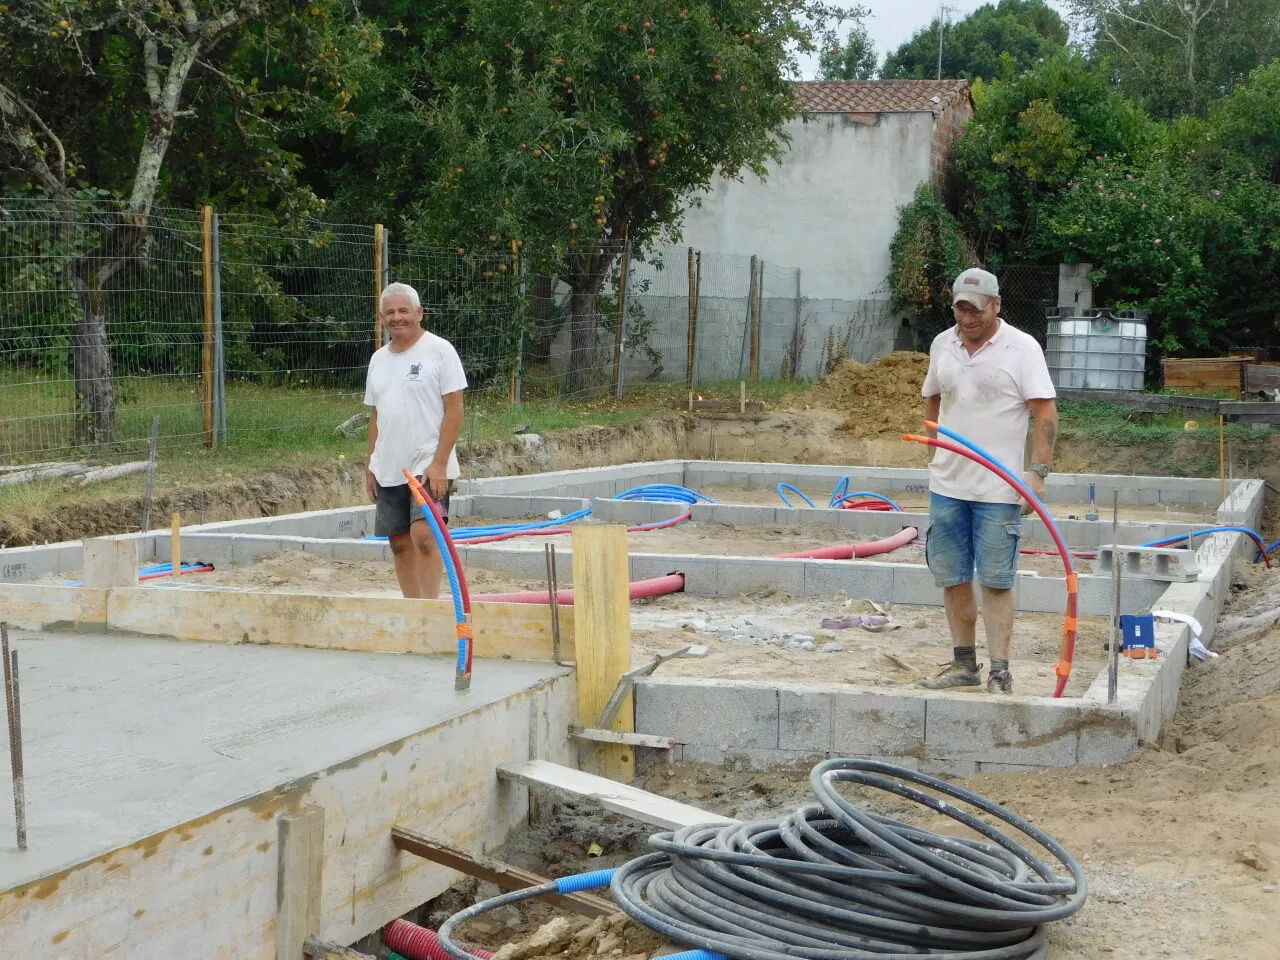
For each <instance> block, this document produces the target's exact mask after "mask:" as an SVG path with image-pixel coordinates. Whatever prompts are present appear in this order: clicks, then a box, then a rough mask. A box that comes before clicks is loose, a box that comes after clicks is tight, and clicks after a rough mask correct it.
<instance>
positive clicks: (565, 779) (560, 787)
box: [498, 760, 737, 830]
mask: <svg viewBox="0 0 1280 960" xmlns="http://www.w3.org/2000/svg"><path fill="white" fill-rule="evenodd" d="M498 776H499V777H501V778H502V779H504V780H512V781H514V782H516V783H523V784H524V785H525V786H528V787H541V788H545V789H549V790H554V791H556V792H558V793H562V794H568V795H570V796H572V797H575V798H580V799H584V800H591V801H594V802H595V803H598V804H600V806H602V807H604V808H605V809H606V810H609V811H610V812H612V813H620V814H622V815H623V816H625V817H631V818H632V819H634V820H639V821H641V822H643V823H651V824H653V825H654V826H655V827H661V828H662V829H664V830H677V829H679V828H680V827H689V826H693V825H694V824H699V823H736V822H737V821H736V820H733V819H732V818H730V817H718V816H716V815H715V814H714V813H708V812H707V811H706V810H699V809H698V808H697V807H691V806H689V805H688V804H686V803H679V802H678V801H675V800H668V799H667V798H666V797H660V796H658V795H657V794H656V793H649V792H648V791H647V790H641V789H639V788H638V787H632V786H628V785H627V784H625V783H616V782H615V781H613V780H606V779H605V778H604V777H597V776H596V775H595V774H591V773H586V772H584V771H582V770H574V769H572V768H571V767H565V766H561V765H560V764H558V763H551V762H549V761H547V760H529V761H526V762H524V763H500V764H498Z"/></svg>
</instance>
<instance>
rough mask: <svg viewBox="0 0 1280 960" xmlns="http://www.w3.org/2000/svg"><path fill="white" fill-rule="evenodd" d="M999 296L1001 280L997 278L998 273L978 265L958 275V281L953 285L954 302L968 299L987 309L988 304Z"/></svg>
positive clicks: (952, 295)
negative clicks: (990, 271) (989, 271)
mask: <svg viewBox="0 0 1280 960" xmlns="http://www.w3.org/2000/svg"><path fill="white" fill-rule="evenodd" d="M975 294H977V296H975ZM998 296H1000V281H999V280H997V279H996V275H995V274H994V273H988V272H987V271H986V270H982V269H980V268H978V267H970V268H969V269H968V270H965V271H964V272H963V273H961V274H960V276H958V277H956V282H955V283H954V284H952V286H951V302H952V304H956V303H959V302H960V301H961V300H968V301H969V302H970V303H972V304H973V305H974V306H975V307H980V308H984V309H985V308H986V306H987V304H988V303H989V302H990V301H991V300H992V299H994V298H995V297H998Z"/></svg>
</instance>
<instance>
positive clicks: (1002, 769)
mask: <svg viewBox="0 0 1280 960" xmlns="http://www.w3.org/2000/svg"><path fill="white" fill-rule="evenodd" d="M1043 769H1044V768H1043V767H1030V766H1027V765H1026V764H1022V763H979V764H978V772H979V773H1035V772H1036V771H1037V770H1043Z"/></svg>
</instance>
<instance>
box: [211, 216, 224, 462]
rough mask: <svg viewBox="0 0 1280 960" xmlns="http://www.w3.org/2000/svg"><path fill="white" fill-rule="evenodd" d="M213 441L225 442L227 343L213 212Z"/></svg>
mask: <svg viewBox="0 0 1280 960" xmlns="http://www.w3.org/2000/svg"><path fill="white" fill-rule="evenodd" d="M213 368H214V369H213V393H214V399H213V403H214V410H213V442H214V443H215V444H217V442H218V434H219V433H221V434H222V442H223V444H225V443H226V442H227V345H226V343H225V342H224V341H223V338H222V225H221V221H220V220H219V219H218V213H217V211H214V214H213Z"/></svg>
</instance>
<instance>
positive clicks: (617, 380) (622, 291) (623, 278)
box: [613, 223, 631, 397]
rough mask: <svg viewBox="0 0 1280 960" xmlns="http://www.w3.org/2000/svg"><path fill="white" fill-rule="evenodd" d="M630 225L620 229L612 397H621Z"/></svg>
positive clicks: (629, 260)
mask: <svg viewBox="0 0 1280 960" xmlns="http://www.w3.org/2000/svg"><path fill="white" fill-rule="evenodd" d="M630 231H631V224H630V223H628V224H626V225H624V226H623V228H622V266H621V268H620V272H619V273H618V327H617V329H616V330H614V331H613V395H614V396H615V397H618V396H621V395H622V394H621V393H620V392H619V390H618V387H619V386H620V384H621V383H622V338H623V334H624V333H625V332H626V329H627V271H628V270H629V269H630V267H631V241H630V240H629V239H628V234H629V233H630Z"/></svg>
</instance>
